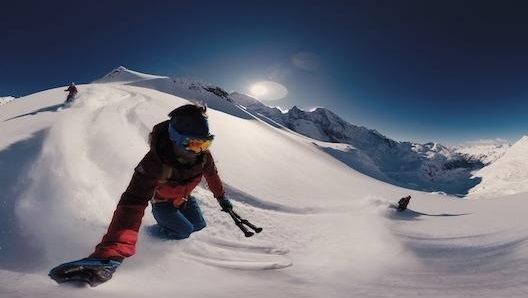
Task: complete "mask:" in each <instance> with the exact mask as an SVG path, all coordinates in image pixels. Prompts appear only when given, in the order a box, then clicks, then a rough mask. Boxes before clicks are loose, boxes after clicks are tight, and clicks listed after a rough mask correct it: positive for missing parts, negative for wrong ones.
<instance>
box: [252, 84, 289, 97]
mask: <svg viewBox="0 0 528 298" xmlns="http://www.w3.org/2000/svg"><path fill="white" fill-rule="evenodd" d="M249 94H250V95H251V96H254V97H256V98H258V99H261V100H276V99H281V98H283V97H285V96H286V95H287V94H288V89H286V87H284V86H283V85H281V84H279V83H277V82H273V81H260V82H256V83H254V84H253V85H251V86H250V87H249Z"/></svg>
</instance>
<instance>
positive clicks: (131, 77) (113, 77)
mask: <svg viewBox="0 0 528 298" xmlns="http://www.w3.org/2000/svg"><path fill="white" fill-rule="evenodd" d="M160 78H168V77H166V76H158V75H152V74H146V73H142V72H138V71H134V70H130V69H128V68H126V67H124V66H122V65H121V66H119V67H117V68H115V69H114V70H112V71H111V72H109V73H107V74H106V75H105V76H103V77H102V78H100V79H98V80H95V81H94V82H93V83H116V82H126V83H130V82H137V81H143V80H152V79H160Z"/></svg>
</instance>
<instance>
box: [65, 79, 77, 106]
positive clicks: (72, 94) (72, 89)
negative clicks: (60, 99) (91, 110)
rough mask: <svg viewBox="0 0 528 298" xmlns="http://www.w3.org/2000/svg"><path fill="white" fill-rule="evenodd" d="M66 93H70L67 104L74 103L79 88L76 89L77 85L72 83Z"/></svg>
mask: <svg viewBox="0 0 528 298" xmlns="http://www.w3.org/2000/svg"><path fill="white" fill-rule="evenodd" d="M64 91H68V96H67V97H66V102H72V101H73V100H74V99H75V95H77V87H75V83H74V82H72V83H71V84H70V86H68V88H67V89H66V90H64Z"/></svg>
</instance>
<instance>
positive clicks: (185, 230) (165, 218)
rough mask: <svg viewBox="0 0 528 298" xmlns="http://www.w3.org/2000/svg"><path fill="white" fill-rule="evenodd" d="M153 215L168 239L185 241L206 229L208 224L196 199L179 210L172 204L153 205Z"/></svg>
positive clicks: (190, 200) (191, 198) (189, 201)
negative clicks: (194, 233) (193, 234)
mask: <svg viewBox="0 0 528 298" xmlns="http://www.w3.org/2000/svg"><path fill="white" fill-rule="evenodd" d="M152 214H153V215H154V218H155V219H156V221H157V222H158V225H159V226H160V228H161V229H162V233H163V234H165V235H166V236H167V237H168V238H172V239H185V238H188V237H189V236H190V235H191V233H193V232H196V231H199V230H201V229H203V228H205V226H206V223H205V219H204V217H203V214H202V210H201V209H200V206H198V202H197V200H196V199H195V198H194V197H192V196H191V197H190V198H189V200H187V202H185V203H183V204H182V205H181V206H179V207H178V208H176V207H174V205H172V203H171V202H159V203H154V204H152Z"/></svg>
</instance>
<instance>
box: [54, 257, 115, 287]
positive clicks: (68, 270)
mask: <svg viewBox="0 0 528 298" xmlns="http://www.w3.org/2000/svg"><path fill="white" fill-rule="evenodd" d="M119 265H121V262H118V261H114V260H103V259H95V258H84V259H81V260H77V261H73V262H69V263H64V264H61V265H59V266H57V267H55V268H53V269H51V271H50V272H49V274H48V275H49V277H51V278H52V279H53V280H55V281H56V282H57V283H59V284H60V283H63V282H70V281H74V282H79V281H80V282H85V283H88V284H89V285H90V286H91V287H95V286H97V285H99V284H102V283H104V282H106V281H108V280H110V279H111V278H112V274H113V273H114V272H115V270H116V269H117V267H119Z"/></svg>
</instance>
